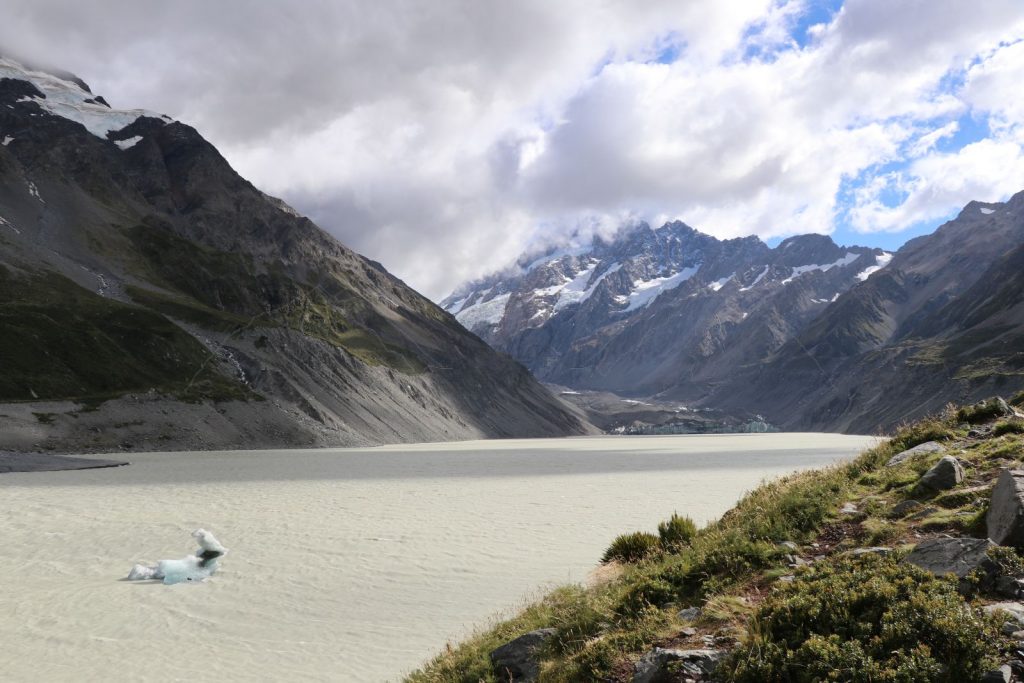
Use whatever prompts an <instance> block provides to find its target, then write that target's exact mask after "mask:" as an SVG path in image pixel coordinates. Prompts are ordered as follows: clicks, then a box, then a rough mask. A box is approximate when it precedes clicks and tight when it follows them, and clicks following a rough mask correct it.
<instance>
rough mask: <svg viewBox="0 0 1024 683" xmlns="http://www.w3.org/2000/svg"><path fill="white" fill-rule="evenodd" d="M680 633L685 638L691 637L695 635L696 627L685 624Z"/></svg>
mask: <svg viewBox="0 0 1024 683" xmlns="http://www.w3.org/2000/svg"><path fill="white" fill-rule="evenodd" d="M680 633H682V634H683V635H684V636H686V637H687V638H693V637H694V636H695V635H697V629H695V628H694V627H692V626H687V627H686V628H684V629H683V630H682V631H680Z"/></svg>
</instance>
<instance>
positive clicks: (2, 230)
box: [0, 59, 590, 450]
mask: <svg viewBox="0 0 1024 683" xmlns="http://www.w3.org/2000/svg"><path fill="white" fill-rule="evenodd" d="M0 328H2V332H3V333H2V334H0V367H2V368H3V370H2V372H0V403H2V405H0V425H2V428H0V449H3V448H6V449H12V450H24V449H40V448H42V449H57V450H64V449H67V450H106V449H111V448H116V447H119V446H120V447H125V448H197V447H226V446H243V445H244V446H274V445H298V444H310V445H312V444H317V445H326V444H332V445H345V444H370V443H382V442H394V441H420V440H439V439H464V438H479V437H508V436H544V435H564V434H577V433H581V432H583V431H585V430H587V429H590V428H589V426H588V425H586V424H585V423H584V422H582V421H581V420H580V419H578V418H577V417H576V415H575V414H574V413H572V412H571V411H568V410H567V409H566V408H565V407H564V406H563V405H562V404H561V403H560V402H559V401H558V400H557V399H555V398H554V397H553V396H552V395H551V394H550V393H549V392H548V391H547V390H546V389H544V388H543V387H542V386H541V385H540V384H538V383H537V382H536V381H535V380H534V379H533V378H532V377H531V376H530V374H529V372H527V371H526V370H525V369H524V368H523V367H522V366H520V365H519V364H517V363H515V362H514V361H512V360H510V359H508V358H507V357H504V356H502V355H501V354H498V353H495V352H494V351H492V350H491V349H490V348H489V347H488V346H487V345H486V344H484V343H483V342H482V341H481V340H479V339H478V338H476V337H475V336H473V335H471V334H467V332H466V331H465V330H464V329H463V328H462V327H461V326H460V325H459V324H458V323H457V322H456V320H455V319H454V318H453V317H452V316H451V315H449V314H448V313H446V312H444V311H443V310H441V309H440V308H438V307H436V306H435V305H433V304H432V303H430V302H429V301H427V300H426V299H425V298H423V297H422V296H420V295H419V294H417V293H416V292H414V291H413V290H411V289H410V288H409V287H407V286H405V285H404V284H403V283H402V282H401V281H399V280H398V279H396V278H395V277H393V276H392V275H390V274H389V273H388V272H387V271H386V270H384V268H383V267H382V266H381V265H380V264H377V263H374V262H372V261H368V260H367V259H365V258H363V257H361V256H359V255H358V254H356V253H354V252H352V251H350V250H349V249H347V248H345V247H344V246H343V245H341V244H339V243H338V242H337V241H335V240H334V239H333V238H331V237H330V236H329V235H327V234H326V233H324V232H323V231H322V230H320V229H319V228H318V227H317V226H316V225H314V224H313V223H311V222H310V221H309V220H308V219H306V218H304V217H302V216H300V215H299V214H297V213H296V212H295V211H294V210H293V209H291V208H290V207H288V206H287V205H285V204H284V203H283V202H281V201H280V200H277V199H274V198H272V197H269V196H267V195H265V194H263V193H262V192H260V191H259V190H258V189H256V188H255V187H253V186H252V185H251V184H250V183H248V182H247V181H245V180H244V179H243V178H241V177H239V176H238V174H236V173H235V172H234V170H232V168H231V167H230V166H229V165H228V163H227V161H226V160H225V159H224V158H223V157H222V156H221V155H220V154H219V153H218V152H217V150H216V149H215V148H214V147H213V146H212V145H210V144H209V143H208V142H206V141H205V140H204V139H203V138H202V137H201V136H200V135H199V134H198V133H197V132H196V131H195V130H194V129H192V128H190V127H189V126H187V125H185V124H182V123H180V122H177V121H173V120H171V119H169V118H168V117H166V116H162V115H159V114H154V113H152V112H146V111H142V110H118V109H112V108H111V107H110V106H108V104H107V103H106V101H105V100H104V99H103V98H102V97H97V96H94V95H93V94H92V93H91V92H90V91H89V88H88V86H86V85H85V84H84V83H82V82H81V81H80V80H78V79H76V78H74V77H73V76H71V75H69V74H61V73H48V72H44V71H38V70H32V69H29V68H26V67H24V66H23V65H21V64H19V63H17V62H15V61H13V60H11V59H0Z"/></svg>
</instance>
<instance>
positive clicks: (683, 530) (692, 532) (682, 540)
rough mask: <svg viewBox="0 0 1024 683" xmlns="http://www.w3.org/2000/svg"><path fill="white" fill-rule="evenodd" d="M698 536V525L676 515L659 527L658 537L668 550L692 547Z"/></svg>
mask: <svg viewBox="0 0 1024 683" xmlns="http://www.w3.org/2000/svg"><path fill="white" fill-rule="evenodd" d="M696 535H697V525H696V524H694V522H693V520H692V519H690V518H689V517H680V516H679V515H677V514H676V513H674V512H673V513H672V516H671V517H669V518H668V519H666V520H665V521H664V522H662V523H661V524H659V525H658V537H659V538H660V539H661V545H662V546H664V548H665V549H666V550H670V549H672V548H680V547H682V546H686V545H690V541H692V540H693V537H694V536H696Z"/></svg>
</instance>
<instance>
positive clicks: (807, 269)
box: [782, 245, 860, 285]
mask: <svg viewBox="0 0 1024 683" xmlns="http://www.w3.org/2000/svg"><path fill="white" fill-rule="evenodd" d="M786 246H789V245H786ZM858 258H860V254H857V253H855V252H852V251H848V252H846V255H845V256H843V257H842V258H841V259H839V260H838V261H833V262H832V263H825V264H812V265H809V266H797V267H795V268H793V272H792V273H791V274H790V276H789V277H788V278H786V279H785V280H783V281H782V284H784V285H788V284H789V283H790V282H792V281H793V280H795V279H797V278H798V277H800V276H801V275H804V274H806V273H811V272H814V271H816V270H820V271H821V272H827V271H829V270H832V269H833V268H839V267H842V266H848V265H850V264H851V263H853V262H854V261H856V260H857V259H858Z"/></svg>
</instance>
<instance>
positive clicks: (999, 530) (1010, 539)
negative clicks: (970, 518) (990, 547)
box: [985, 470, 1024, 548]
mask: <svg viewBox="0 0 1024 683" xmlns="http://www.w3.org/2000/svg"><path fill="white" fill-rule="evenodd" d="M985 523H986V526H987V528H988V537H989V538H991V539H992V540H993V541H995V542H996V543H998V544H999V545H1009V546H1013V547H1015V548H1024V470H1003V471H1002V472H1001V473H1000V474H999V479H998V480H997V481H996V485H995V487H994V488H993V489H992V502H991V503H990V504H989V508H988V516H987V517H986V518H985Z"/></svg>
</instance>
